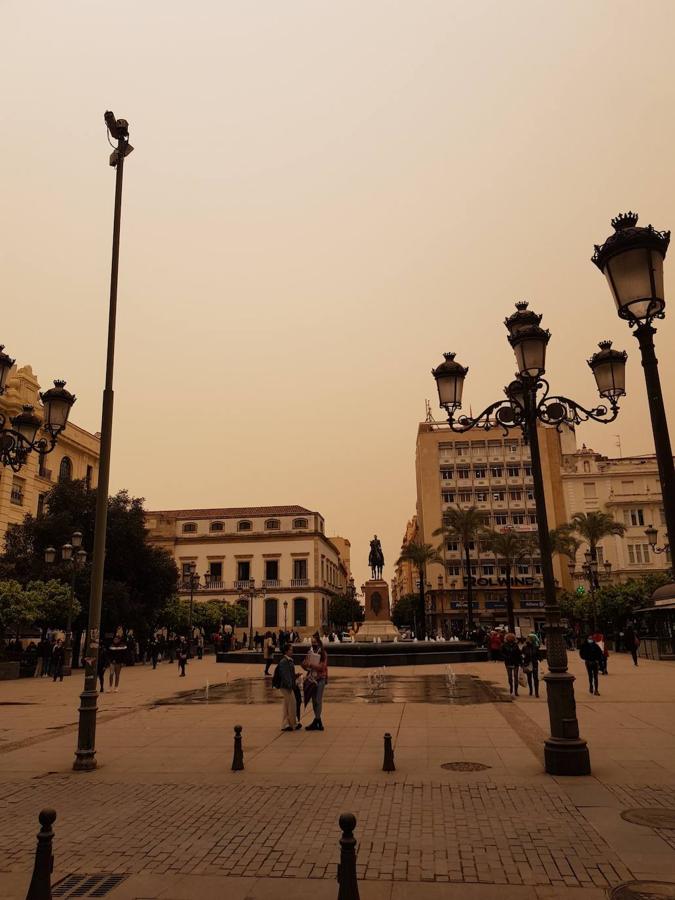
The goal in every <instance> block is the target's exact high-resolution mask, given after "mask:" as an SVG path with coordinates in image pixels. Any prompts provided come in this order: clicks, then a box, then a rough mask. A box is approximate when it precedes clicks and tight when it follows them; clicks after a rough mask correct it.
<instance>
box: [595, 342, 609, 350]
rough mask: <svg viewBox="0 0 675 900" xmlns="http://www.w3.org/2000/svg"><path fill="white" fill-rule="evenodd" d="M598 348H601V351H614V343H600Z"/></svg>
mask: <svg viewBox="0 0 675 900" xmlns="http://www.w3.org/2000/svg"><path fill="white" fill-rule="evenodd" d="M598 347H599V348H600V349H601V350H611V349H612V342H611V341H600V343H599V344H598Z"/></svg>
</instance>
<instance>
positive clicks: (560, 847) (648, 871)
mask: <svg viewBox="0 0 675 900" xmlns="http://www.w3.org/2000/svg"><path fill="white" fill-rule="evenodd" d="M571 668H572V671H574V672H575V674H576V675H577V676H578V680H577V682H576V688H577V702H578V714H579V721H580V725H581V730H582V734H583V736H584V737H585V738H586V739H587V740H588V742H589V746H590V749H591V760H592V765H593V775H592V776H590V777H587V778H551V777H549V776H547V775H545V774H544V772H543V762H542V760H543V757H542V745H543V740H544V738H545V736H546V735H547V733H548V732H547V727H548V725H547V722H548V711H547V705H546V700H545V688H544V689H543V690H542V698H541V699H540V700H537V699H535V698H530V697H528V696H521V697H519V698H518V700H517V701H516V702H510V700H509V697H508V694H505V693H504V690H503V688H504V681H505V670H504V667H503V665H502V664H500V663H487V662H486V663H474V664H457V665H455V666H453V667H452V669H453V671H452V673H449V672H448V670H447V669H446V667H443V666H433V667H419V668H413V667H405V668H395V669H390V670H387V672H386V675H385V676H384V682H383V683H382V684H379V685H378V684H375V683H374V682H373V683H371V681H369V673H368V670H351V669H332V670H331V673H330V678H331V680H330V683H329V685H328V688H327V691H326V698H325V715H324V722H325V725H326V731H324V732H323V733H320V732H312V733H308V732H305V731H302V732H297V733H293V734H282V733H280V731H279V725H280V702H279V699H278V696H277V692H275V691H273V689H272V688H271V686H270V685H269V680H268V682H267V683H266V682H265V680H264V679H263V678H262V670H261V667H260V666H248V665H227V664H220V665H219V664H216V663H215V661H214V660H213V659H212V658H206V659H204V660H202V661H197V660H195V661H192V662H191V663H190V664H189V665H188V675H187V677H186V678H182V679H179V678H178V677H177V669H176V666H175V665H170V664H168V663H160V664H159V666H158V668H157V670H156V671H153V670H152V669H151V667H150V666H135V667H133V668H129V669H125V670H123V672H122V682H121V688H120V692H119V693H117V694H111V693H108V692H107V688H106V693H105V694H104V695H103V696H101V697H100V715H99V724H98V733H97V749H98V760H99V767H98V769H97V770H96V771H95V772H91V773H74V772H72V770H71V764H72V758H73V749H74V745H75V739H76V721H77V706H78V693H79V691H80V690H81V687H82V677H81V675H80V674H79V673H76V675H75V676H73V677H72V678H67V679H66V680H64V682H63V683H56V684H54V683H52V682H51V680H47V679H25V680H21V681H11V682H0V782H1V793H0V809H1V811H2V815H1V816H0V897H1V898H7V900H13V898H21V900H23V898H24V897H25V894H26V890H27V885H28V882H29V878H30V871H31V867H32V860H33V854H34V848H35V833H36V831H37V827H38V823H37V814H38V812H39V810H40V809H42V808H43V807H47V806H51V807H54V808H55V809H56V811H57V814H58V818H57V820H56V823H55V833H56V837H55V841H54V850H55V871H54V877H53V883H57V882H58V881H59V880H61V879H63V878H65V877H66V876H69V875H73V876H78V875H90V876H92V881H91V882H90V889H91V890H92V891H93V890H94V889H95V884H96V883H98V882H95V881H94V880H93V876H94V875H103V874H110V875H120V876H124V877H123V878H122V880H120V881H119V883H118V884H117V885H116V886H114V887H113V889H112V890H111V891H110V892H109V893H106V894H105V896H109V897H110V898H111V900H132V898H136V900H151V898H158V897H161V898H163V900H190V898H198V900H209V898H211V897H213V898H215V897H227V898H228V900H263V898H277V897H283V898H289V900H291V898H295V897H297V898H304V897H307V898H309V897H311V898H316V900H323V898H335V897H337V885H336V882H335V868H336V863H337V859H338V852H339V851H338V841H339V836H340V831H339V828H338V817H339V815H340V813H342V812H345V811H349V812H353V813H354V814H355V815H356V817H357V827H356V837H357V839H358V842H359V849H358V870H359V876H360V879H361V882H360V889H361V897H362V898H363V900H376V898H377V900H380V898H381V900H385V898H387V900H403V898H412V897H415V898H416V900H426V898H430V900H431V898H462V900H483V898H492V897H498V898H503V900H510V898H514V900H543V898H548V900H553V898H567V897H569V898H577V897H578V898H580V900H595V898H600V897H605V896H607V893H608V889H609V888H611V887H612V886H613V885H616V884H618V883H619V882H622V881H627V880H630V879H647V878H651V879H659V880H665V881H675V830H668V829H666V828H659V829H655V828H651V827H646V826H642V825H637V824H632V823H631V822H628V821H626V820H624V819H623V818H622V817H621V813H622V811H625V810H628V809H634V808H643V807H644V808H660V809H663V810H675V663H670V662H654V661H641V663H640V665H639V667H638V668H634V667H633V665H632V662H631V660H630V659H629V658H627V657H625V656H623V655H614V656H612V657H610V674H609V675H608V676H607V677H604V678H602V680H601V684H600V689H601V696H600V697H591V696H590V695H589V694H588V691H587V684H586V679H585V673H584V671H583V669H582V666H581V665H580V663H579V661H578V659H577V657H576V654H572V655H571ZM449 675H452V676H453V677H452V678H449V677H448V676H449ZM207 682H208V684H209V699H208V701H207V699H206V685H207ZM193 691H194V692H196V693H194V694H189V693H183V692H193ZM451 701H452V702H451ZM466 701H471V702H466ZM310 718H311V716H310V715H309V713H307V714H306V715H305V721H308V720H309V719H310ZM235 724H240V725H242V726H243V736H244V753H245V765H246V768H245V771H243V772H232V771H231V769H230V766H231V761H232V748H233V740H232V737H233V726H234V725H235ZM385 732H390V733H391V734H392V736H393V743H394V749H395V758H396V772H394V773H389V774H387V773H383V772H382V771H381V768H382V756H383V735H384V733H385ZM445 763H478V764H482V766H484V767H485V768H481V769H480V770H479V771H454V770H448V769H445V768H442V765H443V764H445ZM467 768H470V767H467ZM671 824H672V823H671ZM76 881H77V879H76V878H73V879H72V880H71V881H70V882H68V883H67V884H70V885H72V886H73V890H76V888H75V884H76ZM111 883H112V882H111ZM81 890H84V892H83V893H82V892H80V893H77V894H74V893H71V891H69V890H66V889H65V888H64V890H63V892H62V893H61V894H57V895H58V896H63V897H69V896H84V897H87V896H102V894H92V893H90V892H88V891H86V890H85V889H84V888H82V889H81ZM57 895H55V896H57Z"/></svg>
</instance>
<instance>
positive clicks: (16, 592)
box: [0, 580, 37, 640]
mask: <svg viewBox="0 0 675 900" xmlns="http://www.w3.org/2000/svg"><path fill="white" fill-rule="evenodd" d="M36 615H37V598H36V596H35V594H34V592H33V591H26V590H24V588H23V587H22V586H21V584H20V583H19V582H18V581H16V580H11V581H0V639H3V640H4V637H5V633H6V632H7V631H8V629H10V628H15V629H16V633H17V637H18V635H19V632H20V630H21V628H22V627H24V626H26V625H32V624H33V622H34V621H35V618H36Z"/></svg>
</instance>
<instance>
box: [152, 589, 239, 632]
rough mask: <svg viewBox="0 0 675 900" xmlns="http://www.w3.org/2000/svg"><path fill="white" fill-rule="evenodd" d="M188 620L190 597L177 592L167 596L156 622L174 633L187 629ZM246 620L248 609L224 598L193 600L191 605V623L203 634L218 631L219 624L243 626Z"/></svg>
mask: <svg viewBox="0 0 675 900" xmlns="http://www.w3.org/2000/svg"><path fill="white" fill-rule="evenodd" d="M189 622H190V599H189V597H179V596H178V595H177V594H174V595H172V596H171V597H169V599H168V601H167V602H166V604H165V605H164V608H163V610H162V611H161V613H160V614H159V616H158V619H157V624H158V625H159V626H162V627H166V628H168V629H169V631H173V632H174V633H175V634H184V633H186V632H187V631H188V628H189ZM247 622H248V610H247V609H246V607H245V606H242V605H241V604H240V603H227V602H226V601H224V600H208V601H206V602H205V603H203V602H201V601H199V600H194V602H193V605H192V625H193V627H195V628H202V629H203V630H204V634H206V635H211V634H213V633H214V632H216V631H218V630H219V628H220V626H221V624H225V625H233V626H237V627H239V628H242V627H244V626H245V625H246V624H247Z"/></svg>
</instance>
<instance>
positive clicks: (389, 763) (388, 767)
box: [382, 732, 396, 772]
mask: <svg viewBox="0 0 675 900" xmlns="http://www.w3.org/2000/svg"><path fill="white" fill-rule="evenodd" d="M382 771H383V772H395V771H396V766H395V765H394V748H393V747H392V745H391V735H390V734H389V732H387V733H386V734H385V736H384V762H383V763H382Z"/></svg>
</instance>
